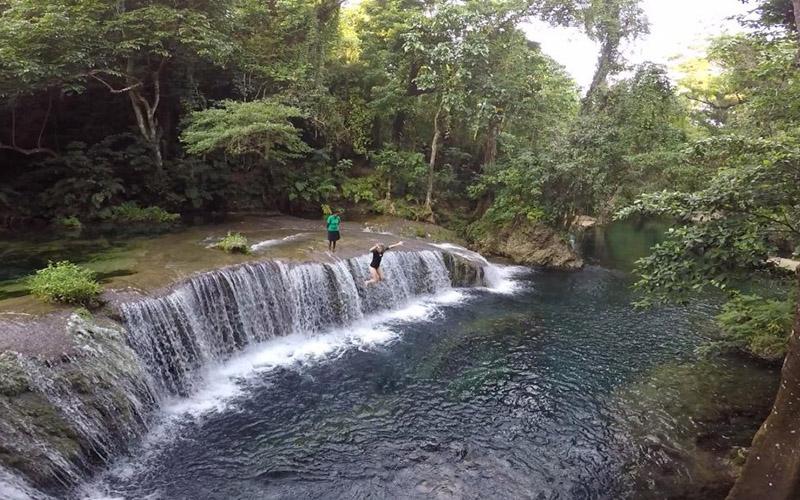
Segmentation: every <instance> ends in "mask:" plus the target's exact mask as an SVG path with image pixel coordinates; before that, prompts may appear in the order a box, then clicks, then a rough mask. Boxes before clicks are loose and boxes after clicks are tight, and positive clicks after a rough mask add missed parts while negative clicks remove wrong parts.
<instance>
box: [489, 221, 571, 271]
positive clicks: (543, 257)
mask: <svg viewBox="0 0 800 500" xmlns="http://www.w3.org/2000/svg"><path fill="white" fill-rule="evenodd" d="M473 246H474V247H475V248H476V250H477V251H479V252H481V253H483V254H489V255H495V256H499V257H505V258H507V259H511V260H512V261H513V262H514V263H516V264H521V265H526V266H537V267H545V268H548V269H560V270H577V269H580V268H582V267H583V259H581V258H580V256H579V255H578V254H577V252H575V250H573V249H572V247H571V246H570V244H569V242H568V241H567V240H566V238H565V237H564V236H563V235H561V234H560V233H558V232H557V231H556V230H554V229H552V228H550V227H548V226H546V225H544V224H541V223H536V222H529V221H523V222H517V223H514V224H512V225H509V226H507V227H504V228H501V229H498V230H490V231H488V232H487V234H486V235H483V236H481V237H480V238H479V239H478V240H477V241H475V242H474V244H473Z"/></svg>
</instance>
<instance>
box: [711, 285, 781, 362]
mask: <svg viewBox="0 0 800 500" xmlns="http://www.w3.org/2000/svg"><path fill="white" fill-rule="evenodd" d="M794 299H795V298H794V297H790V298H789V299H786V300H771V299H765V298H764V297H760V296H758V295H738V294H737V295H736V296H735V297H734V298H733V299H731V300H730V301H728V302H727V303H726V304H725V306H724V307H723V308H722V313H721V314H720V315H719V316H717V321H718V323H719V325H720V327H721V328H722V330H723V332H724V333H725V336H726V339H725V342H726V343H727V344H728V345H729V346H730V347H736V348H738V349H742V350H744V351H747V352H749V353H751V354H752V355H754V356H757V357H759V358H763V359H766V360H769V361H781V360H782V359H783V357H784V356H785V354H786V346H787V344H788V342H789V335H790V334H791V331H792V321H793V319H794V304H795V300H794Z"/></svg>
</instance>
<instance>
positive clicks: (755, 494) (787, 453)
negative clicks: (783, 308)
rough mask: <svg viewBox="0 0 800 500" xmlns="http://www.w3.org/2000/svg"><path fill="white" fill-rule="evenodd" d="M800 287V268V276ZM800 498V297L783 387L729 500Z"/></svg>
mask: <svg viewBox="0 0 800 500" xmlns="http://www.w3.org/2000/svg"><path fill="white" fill-rule="evenodd" d="M797 283H798V288H800V269H798V273H797ZM754 498H757V499H761V500H796V499H797V498H800V295H798V303H797V308H796V311H795V320H794V328H793V330H792V334H791V336H790V337H789V348H788V350H787V351H786V359H785V360H784V362H783V369H782V370H781V385H780V387H779V388H778V395H777V397H776V398H775V404H774V405H773V407H772V412H771V413H770V414H769V417H767V420H765V421H764V423H763V424H762V425H761V428H760V429H759V430H758V432H757V433H756V436H755V438H753V445H752V447H751V448H750V452H749V453H748V456H747V462H746V463H745V465H744V468H743V469H742V473H741V475H740V476H739V479H737V481H736V484H735V485H734V486H733V489H732V490H731V492H730V494H729V495H728V500H752V499H754Z"/></svg>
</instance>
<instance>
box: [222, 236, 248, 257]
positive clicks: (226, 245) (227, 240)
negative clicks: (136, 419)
mask: <svg viewBox="0 0 800 500" xmlns="http://www.w3.org/2000/svg"><path fill="white" fill-rule="evenodd" d="M216 247H217V248H219V249H221V250H223V251H225V252H228V253H244V254H248V253H250V245H249V244H248V243H247V238H246V237H245V236H244V235H243V234H242V233H230V232H229V233H228V235H227V236H225V237H224V238H222V240H220V242H219V243H217V244H216Z"/></svg>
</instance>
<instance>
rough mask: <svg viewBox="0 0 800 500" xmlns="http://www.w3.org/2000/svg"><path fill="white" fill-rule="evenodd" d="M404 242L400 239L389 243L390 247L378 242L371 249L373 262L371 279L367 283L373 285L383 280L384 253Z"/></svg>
mask: <svg viewBox="0 0 800 500" xmlns="http://www.w3.org/2000/svg"><path fill="white" fill-rule="evenodd" d="M402 245H403V242H402V241H398V242H397V243H395V244H394V245H389V246H388V247H387V246H386V245H384V244H383V243H376V244H375V246H373V247H372V248H370V249H369V251H370V252H372V262H371V263H370V265H369V274H370V276H371V279H369V280H367V281H365V282H364V284H365V285H371V284H373V283H378V282H381V281H383V272H382V271H381V260H382V259H383V254H384V253H386V251H387V250H389V249H391V248H395V247H399V246H402Z"/></svg>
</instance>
